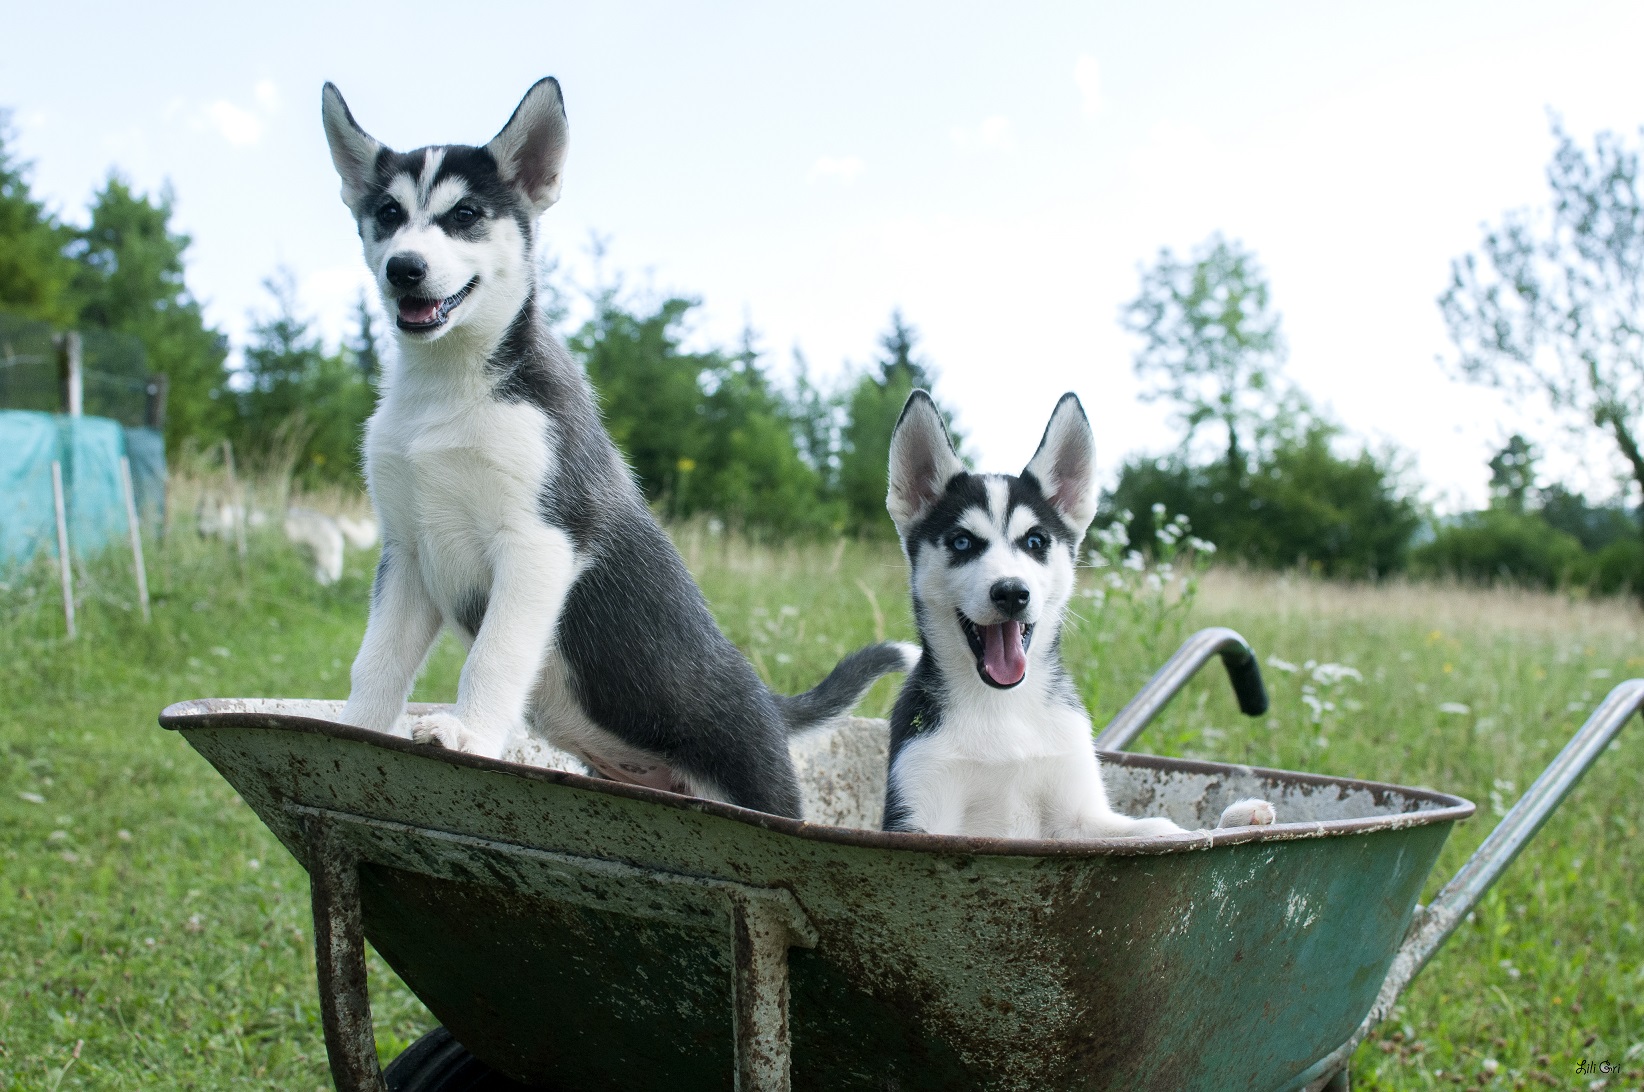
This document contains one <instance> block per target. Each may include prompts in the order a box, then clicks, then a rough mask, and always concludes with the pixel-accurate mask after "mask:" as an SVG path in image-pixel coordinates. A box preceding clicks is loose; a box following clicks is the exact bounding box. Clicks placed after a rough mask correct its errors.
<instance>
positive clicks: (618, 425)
mask: <svg viewBox="0 0 1644 1092" xmlns="http://www.w3.org/2000/svg"><path fill="white" fill-rule="evenodd" d="M595 303H596V309H595V313H594V316H593V317H592V318H590V319H589V320H588V321H587V322H586V323H584V324H583V326H582V328H581V329H579V330H578V331H577V332H576V333H574V334H573V335H571V337H570V339H569V342H568V344H569V346H570V348H571V351H572V352H573V353H575V354H576V355H577V356H578V357H579V358H580V359H581V360H582V363H583V367H584V368H586V369H587V372H588V378H589V380H590V381H592V383H593V385H594V391H595V393H596V394H597V395H598V397H599V405H600V410H601V412H602V413H603V415H604V417H605V427H606V429H607V430H608V431H609V432H610V433H611V438H612V439H613V440H615V441H616V444H617V447H619V448H621V449H622V452H623V454H625V455H626V456H627V457H628V462H629V464H630V465H631V466H632V467H633V468H634V473H635V474H636V475H637V476H638V478H639V483H640V487H641V488H642V489H644V491H645V496H646V497H647V498H648V499H649V500H650V501H652V502H653V503H657V504H661V505H662V507H663V511H664V513H665V514H666V515H668V516H670V517H677V516H680V515H683V514H684V513H683V512H682V511H681V504H682V500H681V498H685V497H687V496H688V494H689V490H690V486H691V481H690V477H689V476H690V475H691V474H692V473H694V472H695V470H696V467H697V463H696V458H695V448H696V442H695V434H696V431H697V429H698V427H699V422H700V418H699V411H700V410H701V408H702V389H701V386H700V385H699V379H700V377H701V375H702V373H703V372H704V371H705V370H707V369H708V368H709V367H711V366H712V365H713V364H714V363H715V362H714V361H713V360H712V359H711V358H710V357H709V356H707V355H706V354H698V353H687V352H684V351H683V350H682V349H681V347H680V343H681V340H682V339H683V329H682V327H683V324H684V321H685V318H686V316H687V315H688V314H689V313H690V312H691V310H692V309H693V308H694V307H696V306H697V301H696V300H692V299H685V298H682V297H672V298H669V299H665V300H663V301H661V303H659V304H658V305H657V306H656V308H655V310H653V311H650V312H649V313H646V314H641V313H636V312H635V311H631V310H629V309H628V308H626V307H624V306H623V305H622V304H621V303H620V301H619V300H618V299H617V297H616V294H615V292H614V290H613V291H607V292H604V293H601V295H600V298H598V299H596V301H595Z"/></svg>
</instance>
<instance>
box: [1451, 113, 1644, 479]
mask: <svg viewBox="0 0 1644 1092" xmlns="http://www.w3.org/2000/svg"><path fill="white" fill-rule="evenodd" d="M1552 128H1553V136H1554V139H1555V140H1556V142H1557V148H1556V150H1555V151H1554V153H1553V158H1552V161H1551V163H1549V164H1548V167H1547V183H1548V187H1549V189H1550V191H1551V196H1550V201H1549V203H1548V205H1547V207H1545V208H1544V209H1541V210H1540V211H1539V212H1531V211H1520V212H1514V213H1509V214H1508V215H1507V216H1506V217H1504V218H1503V220H1502V222H1501V224H1500V225H1499V226H1497V227H1494V228H1491V229H1489V230H1487V231H1486V233H1485V237H1484V244H1483V247H1482V250H1483V253H1482V256H1480V255H1478V254H1468V255H1466V256H1464V257H1462V258H1460V259H1458V260H1456V261H1455V262H1454V263H1452V265H1451V280H1450V286H1449V288H1448V289H1447V290H1446V291H1445V292H1444V294H1443V295H1442V296H1441V297H1440V298H1439V307H1440V309H1441V310H1442V312H1443V314H1444V320H1445V323H1446V325H1447V326H1448V327H1449V331H1450V337H1451V339H1452V340H1453V341H1454V342H1455V344H1456V347H1457V351H1458V355H1457V357H1456V358H1455V361H1454V364H1455V366H1456V369H1457V370H1458V371H1459V373H1460V374H1461V375H1462V376H1463V377H1465V378H1467V379H1469V380H1472V381H1474V382H1477V383H1482V384H1485V385H1488V386H1493V387H1497V388H1500V389H1503V390H1506V391H1508V392H1509V393H1511V394H1513V395H1515V396H1520V397H1522V396H1526V395H1539V396H1541V397H1544V398H1546V399H1547V400H1548V402H1550V403H1551V404H1552V406H1553V407H1554V408H1555V409H1557V410H1561V411H1564V412H1566V413H1567V414H1569V416H1570V417H1571V419H1572V421H1573V422H1580V423H1581V425H1582V426H1583V427H1589V428H1594V429H1597V430H1599V431H1601V432H1604V433H1608V434H1609V436H1610V437H1611V438H1612V439H1613V441H1614V443H1615V445H1616V448H1617V450H1619V451H1620V453H1621V455H1622V457H1623V458H1624V459H1625V460H1626V462H1627V465H1628V467H1629V468H1630V470H1631V474H1632V477H1633V481H1634V482H1635V483H1636V484H1638V485H1640V486H1641V487H1644V451H1641V450H1640V447H1639V444H1640V436H1639V429H1640V425H1641V421H1640V414H1641V412H1644V322H1641V320H1640V316H1641V315H1644V199H1641V197H1640V192H1639V158H1638V152H1637V151H1636V150H1635V149H1634V148H1632V147H1630V146H1628V145H1627V144H1626V143H1625V142H1624V141H1623V140H1622V139H1620V138H1619V137H1617V136H1615V135H1614V134H1611V133H1600V134H1599V135H1598V137H1597V138H1596V139H1595V140H1594V142H1593V147H1592V148H1591V149H1590V150H1589V149H1585V148H1582V147H1580V146H1578V145H1577V144H1576V143H1575V141H1574V140H1572V139H1571V138H1570V136H1569V135H1568V134H1567V133H1565V132H1564V129H1563V127H1562V126H1561V125H1560V124H1559V122H1558V121H1557V120H1556V119H1555V120H1554V122H1553V126H1552Z"/></svg>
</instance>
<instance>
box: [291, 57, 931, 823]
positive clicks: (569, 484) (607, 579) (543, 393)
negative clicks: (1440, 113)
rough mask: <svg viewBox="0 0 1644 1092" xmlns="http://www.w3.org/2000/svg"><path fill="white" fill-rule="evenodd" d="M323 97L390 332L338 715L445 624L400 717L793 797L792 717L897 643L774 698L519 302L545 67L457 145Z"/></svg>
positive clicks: (543, 195)
mask: <svg viewBox="0 0 1644 1092" xmlns="http://www.w3.org/2000/svg"><path fill="white" fill-rule="evenodd" d="M322 107H323V108H322V116H323V119H324V122H325V135H326V139H327V141H328V142H329V143H330V146H331V159H332V162H333V163H334V164H335V165H336V168H337V173H338V174H339V175H341V176H342V197H343V201H344V203H346V204H347V205H348V207H349V209H350V211H352V212H353V214H354V218H355V221H356V222H357V224H358V227H359V233H360V241H361V243H362V244H363V246H364V250H365V261H366V265H367V266H368V267H369V268H370V270H371V273H372V276H373V278H374V279H375V281H376V285H377V288H378V290H379V291H380V292H381V293H382V299H383V303H384V304H385V305H386V307H387V309H388V311H389V313H390V314H392V315H394V316H395V320H396V327H397V329H396V331H395V333H396V341H397V343H398V347H399V368H398V370H397V371H395V372H394V373H393V374H392V376H391V377H390V379H389V381H388V382H387V384H386V385H385V387H384V389H383V393H382V398H381V401H380V403H379V404H378V406H377V410H376V412H375V413H374V414H373V415H372V417H371V420H370V422H369V423H368V424H367V425H366V434H365V468H366V469H365V473H366V479H367V482H368V484H369V486H370V489H371V500H372V503H373V504H374V505H375V507H376V510H377V513H378V515H379V517H380V518H381V520H382V535H383V550H382V560H381V562H380V563H379V564H378V566H377V578H376V584H375V586H374V587H373V588H372V591H371V613H370V620H369V622H368V624H367V626H366V631H365V640H364V642H363V643H362V644H361V645H360V653H359V656H358V658H356V659H355V661H354V669H353V687H352V689H351V691H350V693H349V696H348V705H347V707H346V709H345V710H344V711H343V714H342V719H343V720H344V721H346V722H347V723H349V724H354V725H358V726H360V727H362V728H369V729H372V730H374V731H378V732H389V731H392V730H394V728H395V725H396V722H397V721H398V719H399V717H400V714H401V713H403V712H404V710H405V700H406V696H407V694H408V693H409V692H410V689H411V683H412V680H413V679H414V678H415V676H416V673H417V669H418V667H419V666H420V665H421V664H422V661H423V657H424V656H426V655H427V653H428V649H429V646H430V645H431V644H432V643H433V641H434V638H435V636H436V635H437V634H438V632H439V629H440V627H441V625H442V624H443V625H448V626H450V627H451V628H452V629H453V630H455V631H456V633H457V634H458V635H459V636H460V637H461V639H462V640H463V641H464V642H465V643H466V644H467V646H468V657H467V660H466V661H465V662H464V664H463V667H462V675H461V678H460V681H459V682H458V685H457V702H456V707H455V710H454V711H453V712H451V713H436V714H434V715H431V716H424V717H421V718H418V719H417V720H416V721H415V723H414V724H413V725H412V726H411V729H410V733H411V738H412V739H414V740H416V741H418V742H421V743H427V744H434V745H438V746H441V747H449V748H453V749H456V750H460V751H468V752H470V753H473V754H477V755H485V756H487V757H491V758H500V757H501V756H502V755H503V754H504V753H509V754H517V753H520V752H522V751H530V750H531V749H532V745H533V744H534V743H535V742H536V741H537V740H540V739H541V738H542V737H546V738H547V740H548V742H549V743H552V744H553V745H555V746H557V747H560V748H562V749H564V750H566V751H569V752H571V753H573V754H574V755H576V756H578V757H579V758H581V759H584V760H585V761H587V762H588V764H589V765H590V766H592V767H593V768H594V769H595V770H597V771H599V772H600V773H601V774H603V775H605V776H606V777H609V778H611V779H613V780H619V781H626V782H630V783H633V784H639V785H647V786H650V787H652V788H660V789H671V790H673V791H675V792H687V793H691V794H693V795H697V796H706V797H715V798H718V799H722V800H727V801H730V802H731V803H734V804H740V805H742V806H744V807H749V808H757V809H759V810H761V811H767V812H774V813H776V814H779V815H788V816H795V817H797V816H798V815H799V810H800V803H799V787H798V783H797V781H796V780H795V777H794V770H793V763H792V761H791V759H790V758H789V756H788V735H789V733H790V732H794V731H798V730H800V729H803V728H808V727H811V726H812V725H816V724H820V723H822V722H825V721H827V720H829V719H832V718H834V717H837V716H839V715H840V714H842V713H845V712H847V711H848V710H849V709H850V707H851V706H853V705H854V704H855V703H856V702H857V700H858V699H859V698H860V697H861V696H862V694H863V692H864V691H865V690H866V689H867V688H868V687H869V686H870V685H872V683H873V682H874V680H876V679H877V678H879V676H881V675H883V674H885V673H886V672H888V671H902V670H906V668H907V666H908V664H909V657H910V655H911V654H912V653H913V651H914V650H913V649H911V648H907V647H904V646H898V645H874V646H872V647H870V648H866V649H862V650H860V651H858V652H856V653H854V654H852V655H850V656H847V657H846V658H845V659H844V660H842V661H841V662H840V663H839V665H838V666H837V667H836V668H835V669H834V671H833V673H832V674H830V675H829V676H828V677H827V678H826V679H825V680H823V682H822V683H821V684H820V685H819V686H817V687H816V688H815V689H814V690H811V691H810V692H808V693H806V694H802V695H800V696H798V697H795V698H789V697H783V696H781V695H777V694H772V693H771V692H770V691H769V690H767V689H766V688H765V687H764V685H763V684H762V683H761V682H760V680H759V677H758V676H757V675H755V674H754V671H753V668H752V667H751V666H749V664H748V661H747V660H746V659H744V658H743V657H742V654H741V653H740V652H738V651H737V649H736V647H735V646H734V645H732V644H731V642H730V641H728V640H726V639H725V637H724V635H723V634H721V633H720V632H719V629H718V627H717V626H715V624H714V620H713V616H712V615H711V614H709V612H708V607H707V604H706V603H705V602H703V599H702V594H701V593H700V592H699V591H698V590H697V587H696V585H695V584H694V583H692V581H691V577H690V574H689V573H687V572H686V570H685V565H684V562H682V561H681V560H680V557H679V554H678V553H677V552H676V551H675V550H674V547H673V544H672V543H671V542H669V540H668V536H667V535H666V534H664V533H663V531H662V528H661V527H659V526H658V525H657V522H656V520H655V519H654V518H652V516H651V512H650V510H649V509H648V508H647V507H646V505H645V499H644V497H642V496H641V495H640V492H639V489H638V487H637V486H636V485H635V484H634V479H633V475H632V474H631V473H630V472H629V470H628V468H627V467H626V466H625V465H624V464H623V462H622V458H621V456H620V455H619V454H618V453H617V449H616V447H615V445H614V444H612V443H611V439H610V437H609V436H608V435H607V434H606V433H605V430H604V428H603V427H602V426H601V425H600V420H599V411H598V409H597V407H596V406H595V403H594V398H593V392H592V391H591V390H590V389H589V386H588V381H587V379H586V377H585V376H584V375H583V372H582V370H581V369H580V368H579V367H578V366H577V365H576V363H575V362H574V361H572V360H571V358H570V357H569V356H568V355H567V354H566V352H565V348H564V346H562V345H561V344H560V343H559V341H558V340H557V339H556V338H555V337H554V335H553V334H552V333H551V332H550V331H549V329H548V326H547V324H546V322H545V321H544V320H543V318H542V315H541V313H540V309H539V308H538V306H537V301H536V281H535V276H534V270H535V269H536V230H537V229H536V223H537V218H538V217H539V216H540V215H541V214H542V212H543V211H544V210H545V209H547V208H548V206H549V205H552V204H553V203H554V202H555V201H556V200H557V199H558V198H559V192H560V178H561V173H562V171H563V170H564V165H565V151H566V144H567V139H568V127H567V124H566V120H565V108H564V105H563V103H562V101H561V98H560V90H559V84H558V83H557V82H556V81H554V80H552V79H545V80H542V81H540V82H539V83H537V84H536V85H535V86H534V87H532V88H531V90H530V91H529V92H527V93H526V95H525V98H524V99H523V100H522V101H521V102H520V104H519V107H518V109H516V110H515V111H514V115H513V117H512V118H510V119H509V121H508V124H507V125H506V126H505V127H504V128H503V130H502V132H500V133H498V134H497V136H496V137H495V138H494V139H493V140H492V141H491V142H490V143H489V144H486V145H485V146H484V147H478V148H476V147H468V146H465V145H445V146H438V147H429V148H420V149H418V150H416V151H413V152H406V153H398V152H394V151H392V150H390V149H388V148H385V147H384V146H383V145H382V144H380V143H379V142H377V141H376V140H374V139H373V138H372V137H370V136H369V135H367V134H366V132H365V131H364V130H363V129H361V128H360V127H359V125H357V124H356V123H355V121H354V117H353V115H352V114H350V113H349V110H348V107H347V105H346V104H345V103H344V102H343V97H342V95H341V94H340V93H339V92H338V91H337V89H336V88H335V87H334V86H332V85H331V84H326V85H325V91H324V93H323V95H322Z"/></svg>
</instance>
